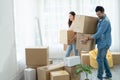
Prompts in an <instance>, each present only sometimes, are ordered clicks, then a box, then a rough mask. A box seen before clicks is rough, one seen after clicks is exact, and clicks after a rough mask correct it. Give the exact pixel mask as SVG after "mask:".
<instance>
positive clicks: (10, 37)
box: [0, 0, 17, 80]
mask: <svg viewBox="0 0 120 80" xmlns="http://www.w3.org/2000/svg"><path fill="white" fill-rule="evenodd" d="M13 16H14V14H13V0H0V80H11V79H12V78H13V75H15V73H16V71H17V63H16V49H15V37H14V17H13Z"/></svg>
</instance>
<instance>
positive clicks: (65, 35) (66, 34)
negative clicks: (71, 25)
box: [60, 30, 75, 44]
mask: <svg viewBox="0 0 120 80" xmlns="http://www.w3.org/2000/svg"><path fill="white" fill-rule="evenodd" d="M74 34H75V33H74V32H73V30H60V43H62V44H71V43H69V40H71V39H72V38H73V36H74ZM73 42H74V41H73ZM73 42H72V43H73Z"/></svg>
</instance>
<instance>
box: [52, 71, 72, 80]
mask: <svg viewBox="0 0 120 80" xmlns="http://www.w3.org/2000/svg"><path fill="white" fill-rule="evenodd" d="M50 76H51V80H70V79H69V73H68V72H67V71H65V70H60V71H52V72H50Z"/></svg>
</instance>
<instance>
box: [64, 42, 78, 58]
mask: <svg viewBox="0 0 120 80" xmlns="http://www.w3.org/2000/svg"><path fill="white" fill-rule="evenodd" d="M72 50H73V52H74V55H75V56H78V50H77V49H76V41H75V42H74V43H73V44H70V45H68V47H67V50H66V57H69V56H70V53H71V51H72Z"/></svg>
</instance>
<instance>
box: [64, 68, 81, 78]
mask: <svg viewBox="0 0 120 80" xmlns="http://www.w3.org/2000/svg"><path fill="white" fill-rule="evenodd" d="M64 69H65V70H66V71H67V72H68V73H69V74H70V80H80V74H76V72H75V70H76V69H77V67H76V66H73V67H67V66H65V67H64Z"/></svg>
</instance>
